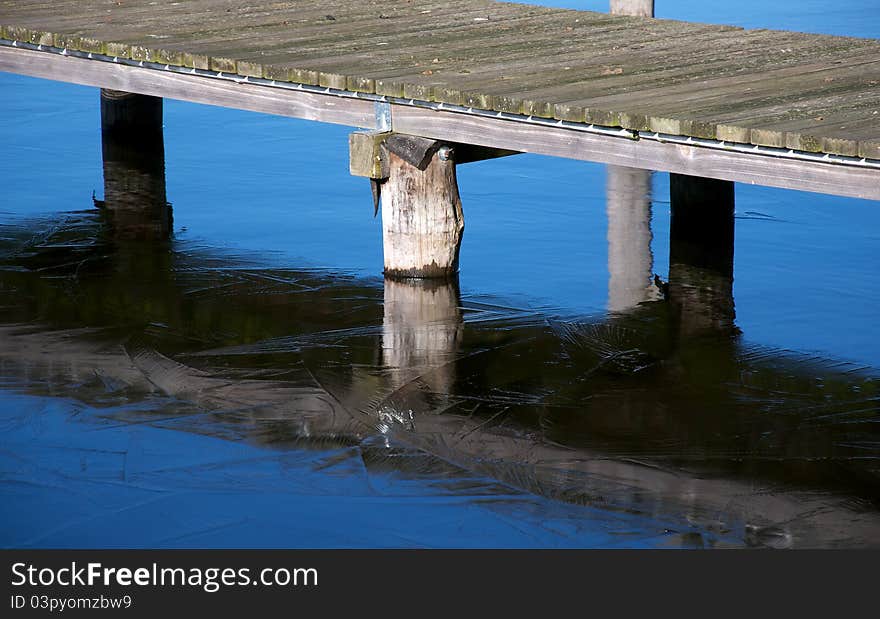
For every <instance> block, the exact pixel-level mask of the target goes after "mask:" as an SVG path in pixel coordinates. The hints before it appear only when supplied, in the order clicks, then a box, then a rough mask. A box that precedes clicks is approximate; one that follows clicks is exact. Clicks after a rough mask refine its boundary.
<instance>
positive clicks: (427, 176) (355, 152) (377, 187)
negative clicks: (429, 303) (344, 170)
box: [349, 131, 517, 279]
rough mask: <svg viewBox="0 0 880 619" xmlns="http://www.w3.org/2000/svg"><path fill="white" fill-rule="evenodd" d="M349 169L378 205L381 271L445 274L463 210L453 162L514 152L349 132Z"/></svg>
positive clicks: (452, 261) (450, 272)
mask: <svg viewBox="0 0 880 619" xmlns="http://www.w3.org/2000/svg"><path fill="white" fill-rule="evenodd" d="M349 152H350V163H349V170H350V172H351V173H352V174H353V175H354V176H365V177H367V178H369V179H370V183H371V185H372V188H373V208H374V212H375V213H378V212H379V208H380V205H381V209H382V241H383V250H384V254H385V275H386V277H396V278H422V279H424V278H427V279H451V278H454V277H455V276H456V274H457V273H458V251H459V248H460V247H461V237H462V234H463V232H464V214H463V212H462V208H461V198H460V197H459V195H458V180H457V177H456V173H455V166H456V165H457V164H460V163H469V162H472V161H482V160H484V159H495V158H498V157H506V156H508V155H515V154H517V152H516V151H511V150H503V149H498V148H487V147H483V146H474V145H469V144H451V143H444V142H439V141H437V140H431V139H428V138H421V137H416V136H411V135H402V134H398V133H391V132H373V131H359V132H356V133H352V134H351V135H350V136H349Z"/></svg>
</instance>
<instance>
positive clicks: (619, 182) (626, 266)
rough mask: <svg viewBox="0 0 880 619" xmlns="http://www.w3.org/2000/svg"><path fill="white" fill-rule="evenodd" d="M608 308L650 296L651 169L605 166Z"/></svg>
mask: <svg viewBox="0 0 880 619" xmlns="http://www.w3.org/2000/svg"><path fill="white" fill-rule="evenodd" d="M605 189H606V194H607V195H606V199H607V208H608V274H609V279H608V309H609V311H612V312H623V311H626V310H628V309H631V308H633V307H635V306H637V305H638V304H639V303H641V302H643V301H648V300H651V299H653V298H655V297H654V288H653V287H652V286H651V275H652V272H653V263H654V257H653V255H652V254H651V172H650V171H648V170H638V169H635V168H625V167H620V166H608V175H607V181H606V185H605Z"/></svg>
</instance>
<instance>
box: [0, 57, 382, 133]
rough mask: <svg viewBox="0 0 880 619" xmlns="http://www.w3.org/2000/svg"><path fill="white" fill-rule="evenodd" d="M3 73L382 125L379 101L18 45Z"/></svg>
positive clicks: (0, 63)
mask: <svg viewBox="0 0 880 619" xmlns="http://www.w3.org/2000/svg"><path fill="white" fill-rule="evenodd" d="M0 71H7V72H9V73H19V74H21V75H30V76H32V77H41V78H45V79H49V80H56V81H61V82H72V83H74V84H82V85H84V86H97V87H99V88H109V89H111V90H124V91H126V92H133V93H137V94H142V95H153V96H156V97H163V98H167V99H179V100H181V101H192V102H193V103H204V104H206V105H216V106H220V107H229V108H234V109H239V110H248V111H251V112H263V113H265V114H276V115H279V116H289V117H291V118H304V119H306V120H316V121H320V122H326V123H334V124H340V125H348V126H351V127H364V128H375V127H376V114H375V103H374V102H373V101H368V100H365V99H354V98H348V97H338V96H332V95H325V94H320V93H315V92H308V91H302V90H293V89H287V88H270V87H267V86H261V85H257V84H248V83H246V82H240V83H236V82H233V81H231V80H220V79H216V78H212V77H202V76H199V75H189V74H186V73H176V72H173V71H159V70H156V69H149V68H143V67H137V66H129V65H124V64H116V63H112V62H103V61H97V60H88V59H86V58H78V57H75V56H62V55H60V54H55V53H47V52H40V51H32V50H27V49H21V48H12V47H0Z"/></svg>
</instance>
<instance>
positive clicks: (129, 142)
mask: <svg viewBox="0 0 880 619" xmlns="http://www.w3.org/2000/svg"><path fill="white" fill-rule="evenodd" d="M101 138H102V146H103V149H102V150H103V155H104V206H105V208H106V209H107V213H108V215H109V218H110V221H111V224H112V228H113V232H114V234H115V235H116V236H117V237H122V238H143V239H164V238H166V237H167V236H168V235H169V234H170V232H171V209H170V207H169V206H168V202H167V201H166V196H165V146H164V141H163V136H162V99H161V98H158V97H148V96H145V95H136V94H131V93H127V92H118V91H115V90H102V91H101Z"/></svg>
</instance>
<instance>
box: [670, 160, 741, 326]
mask: <svg viewBox="0 0 880 619" xmlns="http://www.w3.org/2000/svg"><path fill="white" fill-rule="evenodd" d="M669 186H670V198H671V203H672V204H671V205H672V221H671V226H670V234H669V300H670V301H671V302H672V303H673V304H674V305H675V306H677V308H678V309H679V311H680V313H681V318H680V321H681V322H680V324H681V331H682V334H685V335H696V334H701V333H719V334H730V333H732V332H733V331H734V330H735V327H734V324H733V321H734V318H735V315H736V314H735V311H734V305H733V234H734V217H733V211H734V185H733V183H732V182H731V181H722V180H717V179H711V178H700V177H694V176H684V175H681V174H671V175H670V183H669Z"/></svg>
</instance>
